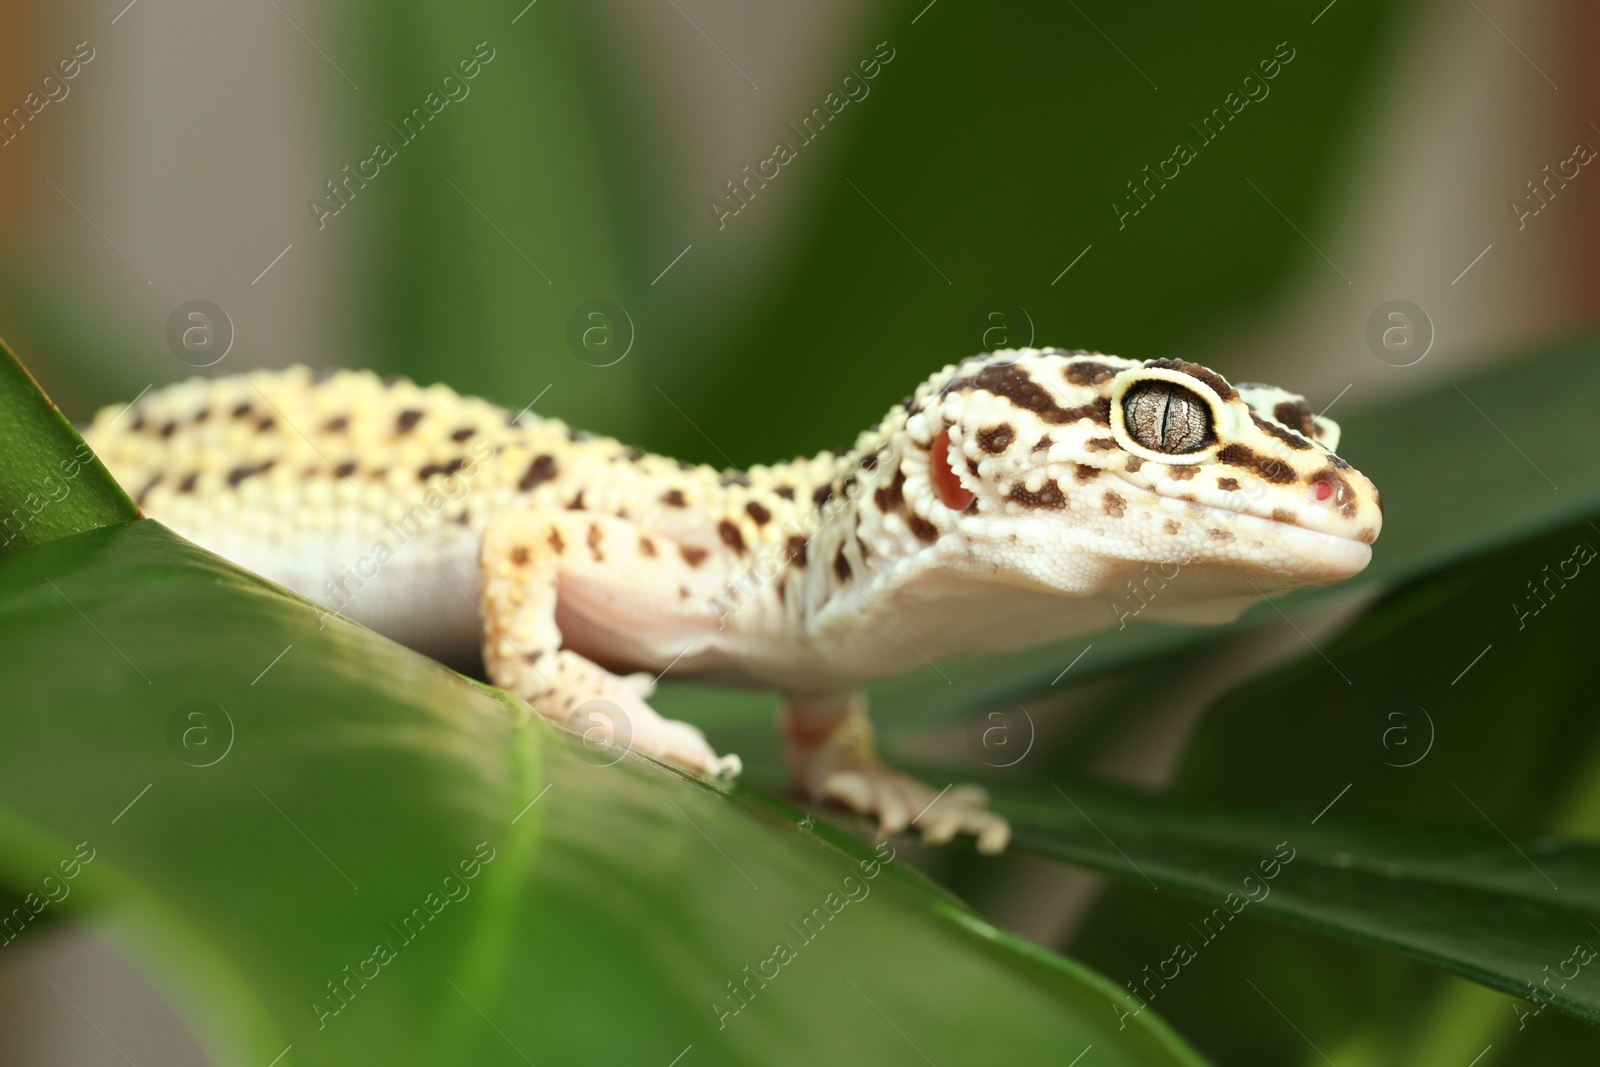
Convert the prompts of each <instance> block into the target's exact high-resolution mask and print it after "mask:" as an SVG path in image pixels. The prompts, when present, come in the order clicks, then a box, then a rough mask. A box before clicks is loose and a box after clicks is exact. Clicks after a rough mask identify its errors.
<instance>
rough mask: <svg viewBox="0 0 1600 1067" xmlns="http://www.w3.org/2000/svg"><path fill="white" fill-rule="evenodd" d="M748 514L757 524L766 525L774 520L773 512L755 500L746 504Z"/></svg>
mask: <svg viewBox="0 0 1600 1067" xmlns="http://www.w3.org/2000/svg"><path fill="white" fill-rule="evenodd" d="M744 511H745V514H746V515H749V516H750V518H752V519H753V520H755V524H756V525H757V526H765V525H766V524H767V523H769V522H771V521H772V512H770V511H768V510H767V509H766V508H764V507H762V506H761V505H760V504H757V503H756V502H755V501H754V500H752V501H750V503H748V504H746V505H745V506H744Z"/></svg>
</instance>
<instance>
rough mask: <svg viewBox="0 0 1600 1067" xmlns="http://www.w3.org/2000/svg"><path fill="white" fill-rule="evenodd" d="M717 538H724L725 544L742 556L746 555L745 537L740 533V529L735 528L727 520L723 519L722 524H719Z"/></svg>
mask: <svg viewBox="0 0 1600 1067" xmlns="http://www.w3.org/2000/svg"><path fill="white" fill-rule="evenodd" d="M717 536H718V537H720V538H722V543H723V544H725V545H727V546H728V547H729V548H731V549H733V550H734V551H735V552H737V553H739V554H740V555H741V556H742V555H744V551H745V549H744V535H743V534H741V533H740V532H739V527H737V526H735V525H734V524H733V523H731V522H729V521H728V520H727V519H723V520H722V521H721V522H719V523H717Z"/></svg>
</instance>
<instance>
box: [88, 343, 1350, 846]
mask: <svg viewBox="0 0 1600 1067" xmlns="http://www.w3.org/2000/svg"><path fill="white" fill-rule="evenodd" d="M86 437H87V440H88V441H89V443H90V445H91V446H92V447H93V448H94V449H95V451H96V452H97V453H98V454H99V455H100V456H101V458H102V459H103V460H104V461H105V462H106V464H107V466H108V467H109V469H110V470H111V471H112V473H113V474H114V475H115V476H116V477H117V479H118V480H119V482H121V484H122V485H123V486H124V488H126V489H127V490H128V492H129V493H130V495H132V496H133V497H134V499H135V501H136V503H137V504H138V505H139V506H140V508H141V509H143V510H144V511H145V512H146V513H148V514H149V515H151V516H152V517H154V518H156V519H159V520H160V521H162V522H164V523H165V524H167V525H168V526H170V527H171V528H173V529H174V530H175V531H176V532H178V533H179V534H181V535H183V536H185V537H187V538H189V539H190V540H193V541H195V542H196V543H198V544H200V545H201V546H203V547H205V548H208V549H211V550H213V551H215V552H217V553H218V554H220V555H223V556H225V557H227V558H229V559H232V560H234V561H235V562H237V563H239V564H241V565H242V566H245V567H248V568H250V569H252V570H254V571H256V572H258V573H260V574H262V575H264V576H265V577H268V578H271V579H273V580H275V581H277V582H280V583H281V584H283V585H285V586H287V587H289V588H291V589H293V590H295V591H297V592H299V593H301V594H303V595H305V596H307V597H309V598H311V599H313V600H315V601H317V602H319V603H321V604H323V605H324V606H325V607H327V608H329V609H331V610H335V611H338V612H340V613H342V614H344V615H346V616H348V617H350V618H352V619H354V620H356V621H358V622H362V623H364V624H366V625H368V626H371V627H372V628H374V629H376V630H378V631H380V632H382V633H385V634H387V635H388V636H390V637H393V638H394V639H396V640H399V641H401V642H403V643H405V644H407V645H410V646H412V647H414V648H416V649H418V650H419V651H422V652H424V653H427V654H429V655H432V656H434V657H436V658H439V659H441V660H443V661H445V662H447V663H451V664H452V665H456V666H471V665H472V664H474V663H475V662H476V661H477V660H478V658H479V656H480V655H481V657H482V662H483V664H484V667H485V669H486V671H487V673H488V675H489V678H490V680H491V681H493V682H494V683H495V684H497V685H499V686H501V687H503V688H506V689H508V690H510V691H512V692H514V693H516V694H517V695H519V696H521V697H523V698H524V699H526V700H528V701H529V703H530V704H531V705H532V706H533V707H534V708H535V709H537V710H539V711H540V712H541V713H542V714H544V715H546V716H548V717H550V718H552V719H554V720H557V721H559V722H565V723H569V724H572V723H576V722H579V721H580V720H581V721H588V719H587V718H586V717H588V716H591V715H592V713H593V712H594V710H595V709H596V708H601V709H604V711H603V712H602V715H601V717H602V718H603V719H605V720H607V721H614V720H616V719H618V718H620V719H621V720H623V722H624V723H625V725H626V728H627V729H626V732H627V733H628V734H629V735H630V736H631V744H632V746H633V747H634V748H635V749H637V750H639V751H642V752H643V753H645V754H647V755H651V756H654V757H657V758H662V759H666V760H669V761H672V762H675V763H678V764H680V765H684V766H687V767H689V768H691V769H695V770H699V771H705V772H710V773H730V772H732V773H736V772H737V766H738V765H737V758H736V757H732V756H724V757H719V756H717V755H716V754H715V753H714V752H713V751H712V750H711V749H710V747H709V746H708V745H707V744H706V742H705V740H704V738H703V737H701V736H700V735H699V733H698V731H696V730H694V729H693V728H692V727H689V726H687V725H686V724H683V723H678V722H672V721H669V720H665V719H662V718H661V717H660V716H659V715H657V714H656V713H655V712H654V711H653V710H652V709H651V708H650V707H649V705H648V703H647V702H646V698H647V697H648V695H649V692H650V690H651V680H652V679H653V678H655V677H656V676H658V675H660V674H661V673H663V672H667V671H669V670H670V672H671V673H673V674H675V675H678V674H682V675H692V676H700V677H703V678H707V679H710V680H713V681H718V682H723V683H728V684H736V685H749V686H760V687H766V688H772V689H777V690H779V691H780V692H782V693H783V694H784V697H785V705H784V713H783V719H784V730H785V736H786V740H787V742H788V744H787V752H788V755H789V763H790V767H791V770H792V771H793V773H794V776H795V779H796V785H797V787H798V788H799V789H800V791H801V792H802V793H804V794H805V795H807V796H808V797H811V798H813V799H818V800H821V799H828V800H832V801H836V802H838V803H842V804H843V805H845V806H846V807H849V808H851V809H853V810H856V811H858V812H861V813H863V814H867V815H871V816H874V817H876V818H877V819H878V821H879V823H880V826H881V828H882V829H883V830H884V831H885V832H892V831H897V830H900V829H904V828H905V827H906V826H907V824H908V823H909V822H910V821H911V820H912V819H913V818H916V819H917V821H918V828H919V829H921V830H922V831H923V833H924V835H925V836H928V837H929V838H931V839H934V840H943V839H947V838H949V837H950V836H951V835H953V834H954V833H956V832H958V831H968V832H972V833H975V834H977V835H978V840H979V847H980V848H982V849H984V850H986V851H995V850H998V849H999V848H1001V847H1003V846H1004V843H1005V839H1006V835H1007V832H1008V831H1007V827H1006V824H1005V822H1004V821H1003V820H1001V819H1000V818H999V817H998V816H995V815H993V814H991V813H989V812H987V811H986V810H985V809H984V797H983V795H982V791H981V790H978V789H977V788H976V787H969V786H962V787H958V788H955V789H952V790H950V791H948V792H946V793H944V794H942V795H937V796H936V794H935V793H934V792H933V791H932V790H930V789H929V788H928V787H926V786H924V785H922V784H921V783H919V782H916V781H914V780H912V779H910V778H906V777H904V776H901V775H898V774H895V773H894V772H892V771H889V770H888V769H886V768H884V767H883V766H882V765H881V764H880V763H879V762H878V761H877V759H876V756H875V754H874V752H873V746H872V736H871V728H870V725H869V723H868V722H867V720H866V718H865V714H864V712H865V708H864V702H863V700H862V698H861V697H860V690H861V687H862V686H863V685H864V684H866V683H867V682H869V681H871V680H873V679H876V678H882V677H886V676H890V675H894V674H899V673H904V672H906V671H910V670H914V669H917V668H919V667H922V666H924V665H925V664H927V663H932V662H936V661H937V660H938V659H940V658H942V657H945V656H949V655H954V654H971V653H981V652H994V651H1003V650H1010V649H1017V648H1022V647H1027V646H1030V645H1035V644H1039V643H1042V642H1045V641H1050V640H1053V639H1057V638H1061V637H1064V636H1067V635H1070V634H1074V633H1080V632H1084V631H1088V630H1093V629H1099V628H1102V627H1105V626H1108V625H1116V624H1119V622H1120V620H1121V619H1122V618H1123V617H1124V616H1125V614H1126V609H1124V608H1120V607H1119V605H1120V604H1122V603H1124V602H1125V601H1127V599H1128V595H1129V590H1130V589H1131V590H1133V591H1134V592H1136V593H1138V591H1139V587H1138V586H1137V585H1135V584H1134V583H1135V582H1136V581H1139V580H1141V579H1142V577H1143V575H1144V573H1146V572H1147V570H1148V567H1149V565H1150V564H1152V563H1156V564H1160V565H1161V566H1162V567H1163V572H1162V577H1163V580H1162V581H1161V582H1160V583H1159V588H1158V589H1154V590H1152V589H1150V587H1149V585H1148V583H1145V584H1144V588H1145V590H1146V591H1147V592H1148V593H1149V598H1148V600H1146V597H1145V593H1139V601H1138V602H1139V604H1140V605H1141V610H1140V617H1141V618H1143V619H1148V620H1153V621H1166V622H1223V621H1227V620H1229V619H1231V618H1233V617H1235V616H1236V615H1237V614H1238V613H1239V612H1240V611H1241V610H1243V608H1244V607H1245V606H1247V605H1248V604H1249V603H1250V602H1251V601H1253V600H1255V599H1258V598H1259V597H1261V596H1263V595H1270V594H1272V593H1274V592H1277V591H1280V590H1283V589H1288V588H1294V587H1298V586H1305V585H1318V584H1328V583H1331V582H1335V581H1339V580H1341V579H1343V578H1345V577H1348V576H1350V575H1352V574H1354V573H1356V572H1358V571H1360V570H1361V569H1362V568H1363V567H1364V566H1365V565H1366V563H1367V561H1368V560H1369V558H1370V555H1371V549H1370V547H1369V546H1370V545H1371V543H1372V542H1373V540H1374V539H1375V538H1376V537H1377V534H1378V531H1379V528H1380V525H1381V503H1380V500H1379V497H1378V493H1377V491H1376V489H1375V488H1374V487H1373V486H1372V484H1371V483H1370V482H1369V481H1368V480H1367V479H1366V478H1365V477H1363V476H1362V475H1361V474H1360V473H1358V472H1357V471H1355V470H1353V469H1351V467H1350V466H1349V464H1347V463H1345V462H1344V461H1343V460H1342V459H1340V458H1339V457H1338V456H1337V455H1336V454H1335V453H1334V452H1333V448H1334V447H1335V446H1336V444H1337V437H1338V429H1337V427H1336V426H1335V425H1334V424H1333V423H1332V422H1330V421H1329V420H1327V419H1322V418H1317V417H1313V416H1312V414H1311V411H1310V409H1309V407H1308V406H1307V405H1306V403H1305V401H1304V399H1303V398H1301V397H1298V396H1295V395H1293V394H1290V393H1288V392H1285V391H1283V390H1281V389H1277V388H1274V387H1271V386H1246V385H1239V386H1237V387H1236V386H1234V385H1231V384H1229V383H1228V382H1227V381H1226V380H1225V379H1223V378H1222V377H1221V376H1220V375H1217V374H1215V373H1214V372H1212V371H1209V370H1207V369H1205V368H1203V367H1200V366H1197V365H1194V364H1190V363H1185V362H1182V361H1176V360H1156V361H1147V362H1139V361H1133V360H1125V359H1119V358H1116V357H1111V356H1103V355H1099V354H1094V353H1086V352H1064V351H1060V350H1053V349H1046V350H1032V349H1029V350H1016V351H1004V352H997V353H991V354H986V355H983V356H979V357H975V358H973V359H969V360H965V361H963V362H962V363H960V364H956V365H952V366H949V367H946V368H944V369H943V370H942V371H940V372H939V373H937V374H935V375H933V376H932V377H931V378H929V379H928V380H927V381H926V382H924V383H923V384H922V385H921V386H919V387H918V389H917V390H916V392H915V393H914V394H913V395H912V396H910V397H908V398H906V400H905V401H904V402H902V403H901V404H898V405H896V406H895V407H894V408H892V409H891V410H890V412H889V413H888V415H887V416H886V417H885V418H884V419H883V421H882V422H881V423H879V424H878V425H877V426H876V427H874V428H872V429H870V430H868V431H866V432H864V433H862V434H861V435H860V436H859V437H858V438H857V440H856V441H855V442H854V444H853V445H852V446H851V447H849V448H846V449H841V450H839V451H837V452H834V453H822V454H819V455H817V456H814V457H810V458H799V459H795V460H791V461H789V462H786V463H777V464H773V465H771V466H755V467H751V468H749V469H748V470H746V471H737V470H731V471H719V470H715V469H713V468H710V467H706V466H691V465H688V464H682V463H678V462H676V461H673V460H670V459H667V458H664V457H660V456H655V455H650V454H647V453H644V452H641V451H639V450H637V449H632V448H629V447H627V446H625V445H623V444H621V443H619V442H617V441H614V440H611V439H609V438H600V437H591V436H589V435H586V434H583V433H581V432H578V431H574V430H572V429H569V428H568V427H567V426H566V425H565V424H564V423H562V422H560V421H558V420H554V419H544V418H539V417H535V416H531V415H527V414H521V415H513V414H510V413H508V412H507V411H506V410H505V409H503V408H500V407H498V406H496V405H494V404H491V403H489V402H487V401H484V400H479V399H474V398H469V397H461V396H458V395H457V394H455V393H454V392H452V391H450V390H449V389H447V388H445V387H444V386H439V385H434V386H427V387H420V386H417V385H415V384H413V383H411V382H409V381H404V380H399V381H393V382H384V381H381V380H379V379H378V378H377V377H376V376H375V375H373V374H370V373H367V372H359V371H336V372H333V373H332V374H330V375H324V376H318V375H315V374H313V373H312V372H311V371H310V370H307V369H306V368H293V369H290V370H286V371H270V372H269V371H262V372H254V373H250V374H245V375H239V376H234V377H227V378H218V379H212V380H201V379H196V380H192V381H189V382H186V383H182V384H179V385H175V386H171V387H169V388H166V389H163V390H161V391H158V392H155V393H152V394H150V395H148V396H145V397H144V398H142V399H141V400H140V401H139V402H138V403H137V404H136V405H133V406H132V407H131V408H128V409H116V408H107V409H105V410H104V411H102V412H100V413H99V415H98V416H97V417H96V419H95V421H94V423H93V425H92V426H91V428H90V429H89V431H88V433H87V434H86ZM1168 571H1171V572H1173V576H1172V577H1171V578H1170V579H1168V578H1167V572H1168ZM930 804H931V805H932V807H929V806H928V805H930ZM919 812H920V813H921V814H920V815H919Z"/></svg>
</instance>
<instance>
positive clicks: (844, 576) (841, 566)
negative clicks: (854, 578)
mask: <svg viewBox="0 0 1600 1067" xmlns="http://www.w3.org/2000/svg"><path fill="white" fill-rule="evenodd" d="M833 573H834V574H837V575H838V576H839V580H840V581H841V582H848V581H849V580H850V561H849V560H847V559H845V558H844V546H843V545H840V546H839V551H838V552H837V553H835V554H834V557H833Z"/></svg>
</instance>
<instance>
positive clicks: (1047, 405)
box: [945, 364, 1111, 426]
mask: <svg viewBox="0 0 1600 1067" xmlns="http://www.w3.org/2000/svg"><path fill="white" fill-rule="evenodd" d="M963 389H978V390H981V391H982V392H985V393H991V394H993V395H994V396H999V397H1004V398H1005V399H1007V400H1009V401H1011V402H1012V403H1013V404H1015V405H1017V407H1019V408H1022V409H1023V410H1024V411H1031V412H1033V413H1034V414H1035V415H1037V416H1039V417H1040V418H1041V419H1043V420H1044V421H1045V422H1047V423H1050V424H1052V425H1056V426H1059V425H1062V424H1064V423H1069V422H1077V421H1078V420H1079V419H1092V420H1093V421H1095V422H1098V423H1100V424H1102V425H1105V426H1109V425H1111V401H1110V400H1109V399H1108V398H1106V397H1099V398H1097V399H1095V400H1092V401H1090V402H1089V403H1087V404H1085V405H1083V406H1082V407H1077V408H1064V407H1062V406H1061V405H1059V404H1057V403H1056V401H1055V398H1054V397H1052V396H1051V395H1050V394H1049V393H1048V392H1046V391H1045V389H1044V387H1043V386H1042V385H1040V384H1039V383H1038V382H1036V381H1034V380H1033V379H1032V378H1030V377H1028V374H1027V372H1026V371H1024V370H1023V369H1022V368H1020V367H1018V366H1016V365H1014V364H1013V365H1010V366H1004V367H1000V366H987V367H984V368H983V369H982V370H981V371H979V372H978V373H977V374H974V375H972V376H970V377H966V378H954V379H952V380H951V381H950V384H949V385H947V386H945V391H946V392H957V391H960V390H963Z"/></svg>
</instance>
